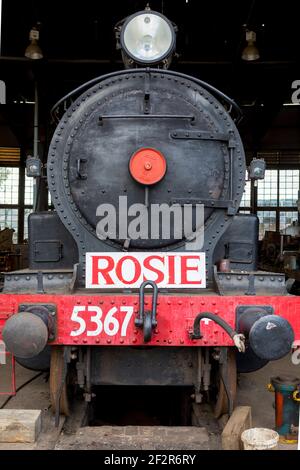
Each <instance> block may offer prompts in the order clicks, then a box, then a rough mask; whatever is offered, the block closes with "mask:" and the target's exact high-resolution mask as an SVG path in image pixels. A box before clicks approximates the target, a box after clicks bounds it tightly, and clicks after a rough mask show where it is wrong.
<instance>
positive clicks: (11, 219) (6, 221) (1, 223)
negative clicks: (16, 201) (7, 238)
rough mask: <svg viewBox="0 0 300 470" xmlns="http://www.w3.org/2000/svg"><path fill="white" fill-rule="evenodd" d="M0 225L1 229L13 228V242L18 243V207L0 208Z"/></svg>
mask: <svg viewBox="0 0 300 470" xmlns="http://www.w3.org/2000/svg"><path fill="white" fill-rule="evenodd" d="M0 227H1V230H3V229H4V228H6V227H8V228H13V229H14V234H13V242H14V243H18V209H8V208H1V209H0Z"/></svg>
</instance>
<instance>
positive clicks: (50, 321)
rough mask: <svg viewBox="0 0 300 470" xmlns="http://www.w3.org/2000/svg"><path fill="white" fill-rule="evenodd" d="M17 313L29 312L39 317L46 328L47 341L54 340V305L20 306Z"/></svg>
mask: <svg viewBox="0 0 300 470" xmlns="http://www.w3.org/2000/svg"><path fill="white" fill-rule="evenodd" d="M18 312H30V313H33V314H34V315H37V316H39V317H40V318H41V319H42V320H43V321H44V322H45V323H46V325H47V327H48V331H49V341H54V340H55V338H56V318H57V307H56V305H55V304H40V303H35V304H20V305H19V308H18Z"/></svg>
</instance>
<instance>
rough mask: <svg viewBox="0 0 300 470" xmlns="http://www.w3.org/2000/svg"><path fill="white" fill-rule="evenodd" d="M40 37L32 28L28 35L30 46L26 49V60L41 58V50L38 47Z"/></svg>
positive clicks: (36, 30)
mask: <svg viewBox="0 0 300 470" xmlns="http://www.w3.org/2000/svg"><path fill="white" fill-rule="evenodd" d="M39 37H40V33H39V31H38V29H37V28H36V27H35V26H34V27H33V28H32V29H31V30H30V33H29V39H30V44H29V46H28V47H27V48H26V51H25V57H28V59H32V60H37V59H42V58H43V53H42V49H41V48H40V46H39V45H38V40H39Z"/></svg>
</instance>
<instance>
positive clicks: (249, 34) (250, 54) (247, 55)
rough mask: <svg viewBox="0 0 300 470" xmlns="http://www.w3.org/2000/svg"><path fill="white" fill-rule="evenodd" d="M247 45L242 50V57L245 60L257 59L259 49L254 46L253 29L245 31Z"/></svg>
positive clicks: (254, 36) (254, 35)
mask: <svg viewBox="0 0 300 470" xmlns="http://www.w3.org/2000/svg"><path fill="white" fill-rule="evenodd" d="M246 41H247V43H248V44H247V46H246V47H245V49H244V50H243V53H242V59H243V60H247V61H252V60H257V59H259V57H260V55H259V51H258V49H257V47H256V46H255V41H256V33H255V32H254V31H246Z"/></svg>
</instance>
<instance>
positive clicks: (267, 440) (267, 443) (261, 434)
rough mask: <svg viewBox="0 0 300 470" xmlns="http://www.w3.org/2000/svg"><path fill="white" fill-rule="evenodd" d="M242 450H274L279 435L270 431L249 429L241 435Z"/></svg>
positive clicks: (276, 446)
mask: <svg viewBox="0 0 300 470" xmlns="http://www.w3.org/2000/svg"><path fill="white" fill-rule="evenodd" d="M241 439H242V442H243V445H244V450H276V449H277V448H278V441H279V434H278V433H277V432H276V431H273V430H272V429H266V428H251V429H247V430H246V431H244V432H243V433H242V435H241Z"/></svg>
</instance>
